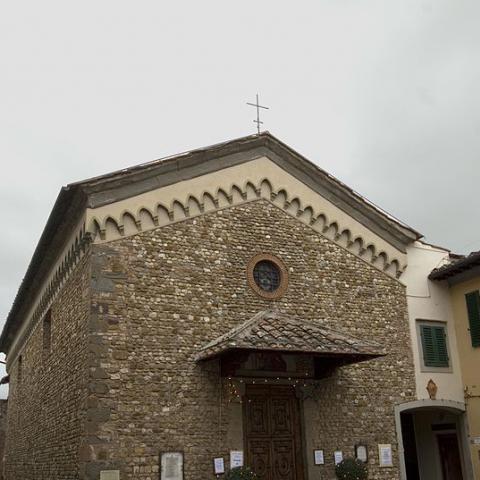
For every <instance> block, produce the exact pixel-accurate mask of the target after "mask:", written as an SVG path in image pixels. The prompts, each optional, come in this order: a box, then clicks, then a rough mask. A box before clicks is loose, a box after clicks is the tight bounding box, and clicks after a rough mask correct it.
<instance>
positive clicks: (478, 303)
mask: <svg viewBox="0 0 480 480" xmlns="http://www.w3.org/2000/svg"><path fill="white" fill-rule="evenodd" d="M465 300H466V302H467V312H468V323H469V324H470V338H471V339H472V346H473V347H480V292H479V291H478V290H477V291H476V292H470V293H467V294H466V295H465Z"/></svg>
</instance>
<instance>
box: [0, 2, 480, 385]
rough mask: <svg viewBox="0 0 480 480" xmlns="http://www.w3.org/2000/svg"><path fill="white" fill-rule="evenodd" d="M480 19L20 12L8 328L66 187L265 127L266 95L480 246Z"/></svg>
mask: <svg viewBox="0 0 480 480" xmlns="http://www.w3.org/2000/svg"><path fill="white" fill-rule="evenodd" d="M479 24H480V2H478V0H472V1H468V0H425V1H422V0H411V1H410V0H397V1H395V0H391V1H385V0H378V1H374V0H351V1H349V0H314V1H308V0H304V1H301V2H292V1H281V0H275V1H273V0H267V1H266V0H264V1H262V2H259V1H258V0H257V1H250V0H243V1H242V2H233V1H226V0H221V1H211V0H203V1H201V2H199V1H190V2H184V1H178V0H177V1H175V2H162V1H158V0H155V1H148V0H140V1H135V2H133V1H125V0H115V1H110V0H96V1H90V0H83V1H82V2H72V1H66V0H61V1H49V0H43V1H41V2H38V1H21V0H17V1H15V2H6V1H5V2H2V3H1V14H0V73H1V74H0V161H1V166H2V169H1V177H0V193H1V203H0V205H1V207H0V208H1V214H2V218H3V224H4V229H3V232H2V235H1V237H0V247H1V248H0V259H1V268H0V320H1V322H2V323H3V321H4V319H5V317H6V315H7V314H8V311H9V310H10V307H11V304H12V301H13V298H14V295H15V293H16V290H17V288H18V286H19V284H20V281H21V279H22V277H23V275H24V274H25V271H26V267H27V265H28V262H29V260H30V258H31V255H32V253H33V250H34V248H35V246H36V243H37V241H38V238H39V236H40V234H41V232H42V229H43V226H44V224H45V222H46V219H47V217H48V214H49V212H50V210H51V208H52V206H53V202H54V200H55V198H56V196H57V194H58V191H59V189H60V187H61V186H62V185H65V184H67V183H69V182H72V181H76V180H80V179H83V178H87V177H91V176H94V175H98V174H101V173H106V172H109V171H111V170H116V169H118V168H122V167H126V166H130V165H135V164H137V163H141V162H145V161H149V160H152V159H155V158H160V157H163V156H166V155H170V154H174V153H177V152H181V151H184V150H188V149H192V148H197V147H202V146H206V145H209V144H212V143H216V142H220V141H224V140H228V139H231V138H236V137H239V136H243V135H248V134H250V133H253V132H254V131H255V125H254V124H253V122H252V120H253V119H254V116H255V112H254V111H253V109H251V107H248V106H246V105H245V102H247V101H252V100H253V99H254V97H255V94H256V93H257V92H258V93H259V94H260V99H261V102H262V103H264V104H265V105H268V106H269V107H270V110H269V111H268V112H266V113H265V114H264V115H263V119H264V122H265V129H268V130H269V131H271V132H272V133H273V134H274V135H276V136H277V137H278V138H280V139H281V140H283V141H284V142H286V143H287V144H289V145H290V146H292V147H293V148H295V149H296V150H297V151H299V152H300V153H302V154H304V155H305V156H306V157H307V158H309V159H310V160H312V161H313V162H315V163H316V164H318V165H319V166H321V167H322V168H324V169H326V170H328V171H329V172H331V173H332V174H334V175H335V176H337V177H338V178H339V179H341V180H342V181H344V182H345V183H347V184H348V185H350V186H351V187H353V188H354V189H355V190H357V191H358V192H360V193H361V194H363V195H365V196H366V197H367V198H369V199H370V200H372V201H373V202H375V203H377V204H378V205H380V206H381V207H383V208H384V209H386V210H387V211H388V212H390V213H392V214H394V215H395V216H397V217H398V218H400V219H401V220H403V221H405V222H406V223H408V224H409V225H411V226H412V227H414V228H416V229H418V230H419V231H421V232H422V233H424V234H425V237H426V239H427V240H428V241H430V242H433V243H436V244H440V245H443V246H446V247H448V248H451V249H453V250H454V251H457V252H461V253H464V252H467V251H470V250H475V249H479V248H480V227H479V225H478V222H477V211H478V203H479V201H478V197H477V189H478V182H479V178H480V162H479V155H480V93H479V89H480V28H479ZM0 373H1V372H0ZM4 393H5V390H3V394H4Z"/></svg>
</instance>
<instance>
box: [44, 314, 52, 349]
mask: <svg viewBox="0 0 480 480" xmlns="http://www.w3.org/2000/svg"><path fill="white" fill-rule="evenodd" d="M51 349H52V312H51V310H49V311H48V312H47V313H46V315H45V317H44V318H43V353H44V354H45V355H48V354H49V353H50V351H51Z"/></svg>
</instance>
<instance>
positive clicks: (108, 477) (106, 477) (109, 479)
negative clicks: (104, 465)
mask: <svg viewBox="0 0 480 480" xmlns="http://www.w3.org/2000/svg"><path fill="white" fill-rule="evenodd" d="M100 480H120V470H102V471H101V472H100Z"/></svg>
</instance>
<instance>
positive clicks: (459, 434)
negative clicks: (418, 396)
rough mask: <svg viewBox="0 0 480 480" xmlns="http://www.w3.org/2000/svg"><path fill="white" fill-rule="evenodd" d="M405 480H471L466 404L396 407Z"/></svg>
mask: <svg viewBox="0 0 480 480" xmlns="http://www.w3.org/2000/svg"><path fill="white" fill-rule="evenodd" d="M395 422H396V428H397V438H398V451H399V457H400V458H399V461H400V475H401V479H402V480H418V479H420V478H422V479H425V480H440V479H442V480H468V479H470V478H473V477H472V475H473V474H472V464H471V460H470V456H469V450H468V435H467V428H466V416H465V404H463V403H460V402H454V401H450V400H430V399H425V400H416V401H413V402H408V403H404V404H400V405H397V406H396V407H395Z"/></svg>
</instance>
